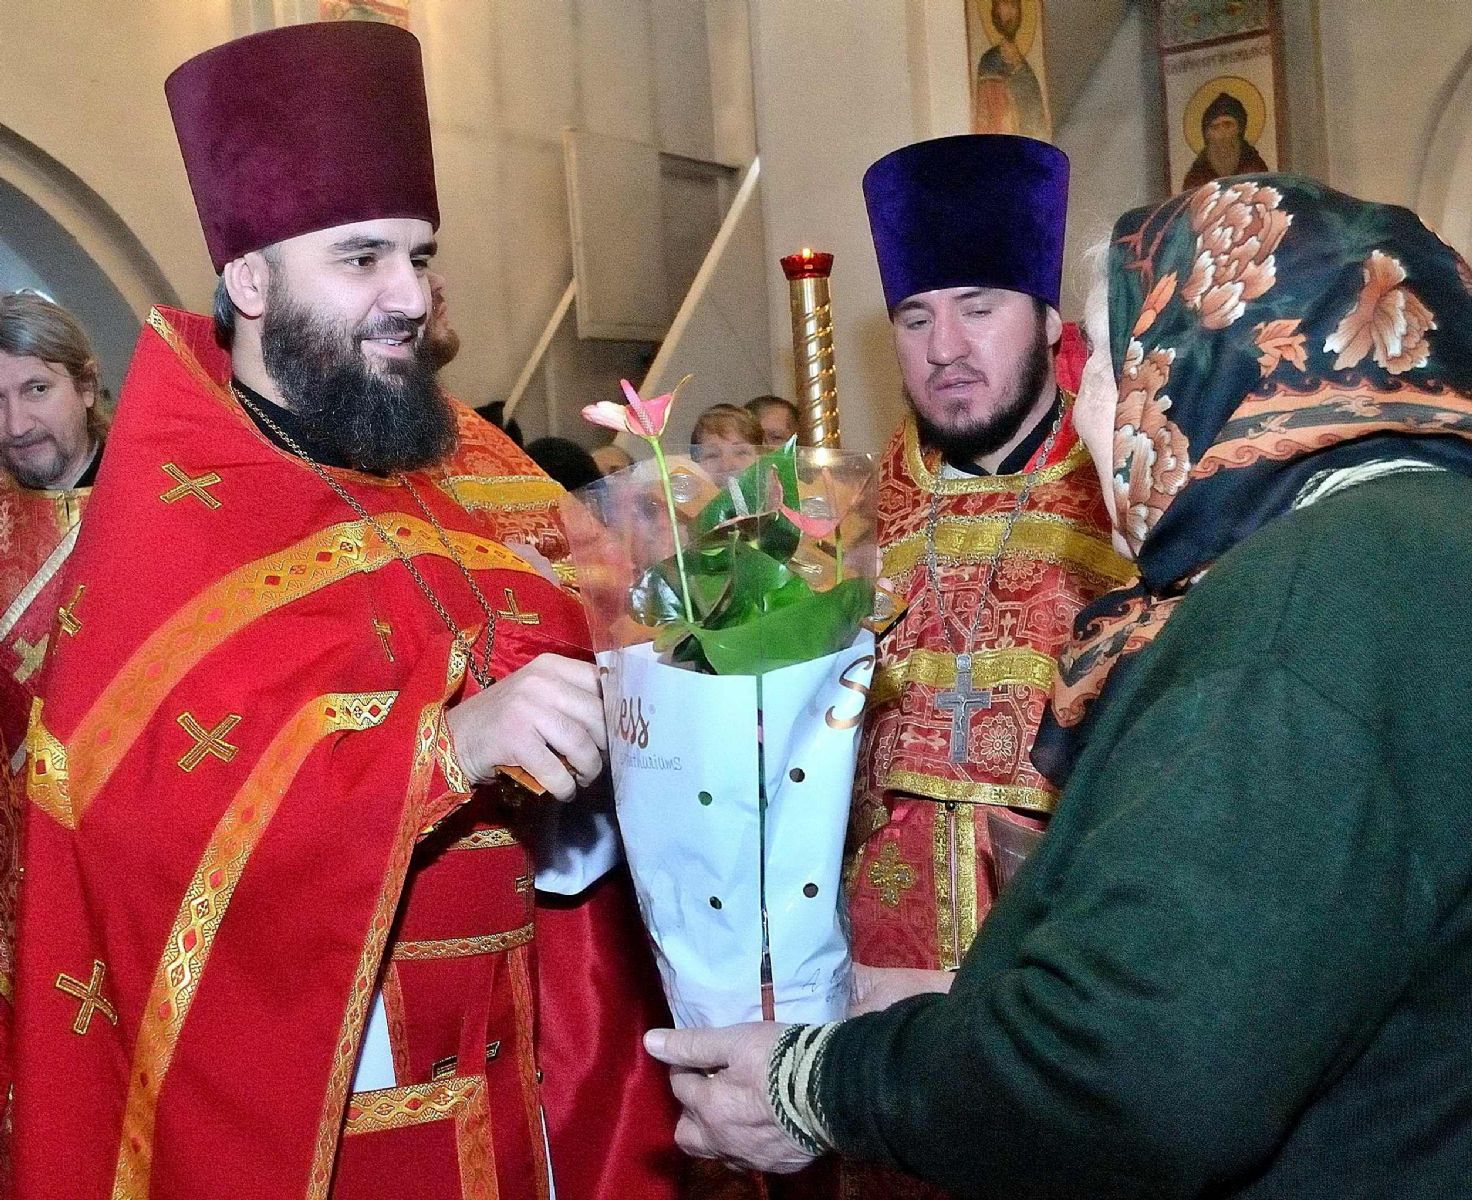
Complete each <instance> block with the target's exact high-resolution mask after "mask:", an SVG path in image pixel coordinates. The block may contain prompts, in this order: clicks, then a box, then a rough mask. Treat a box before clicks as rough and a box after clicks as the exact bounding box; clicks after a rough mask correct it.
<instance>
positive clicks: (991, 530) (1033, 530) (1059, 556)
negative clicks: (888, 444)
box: [881, 513, 1135, 584]
mask: <svg viewBox="0 0 1472 1200" xmlns="http://www.w3.org/2000/svg"><path fill="white" fill-rule="evenodd" d="M1006 526H1007V522H1006V519H1005V517H979V516H978V517H950V518H946V519H943V520H941V521H940V522H938V523H937V525H936V527H935V554H936V559H937V561H939V562H941V563H945V564H947V565H951V566H954V565H957V564H961V563H966V564H976V563H986V562H990V561H991V560H992V558H993V557H994V556H995V555H996V553H997V547H998V546H999V545H1000V544H1001V539H1002V533H1003V530H1005V529H1006ZM883 554H884V563H883V566H882V568H881V570H882V572H883V574H884V575H885V577H886V578H890V579H893V578H896V577H897V576H900V575H903V574H905V573H906V572H908V571H912V570H914V569H915V567H916V566H918V565H919V564H920V563H922V562H924V561H925V556H926V535H925V532H924V531H923V530H922V531H920V532H917V533H912V534H910V535H909V536H908V537H903V538H900V539H899V540H898V541H894V542H891V543H890V544H889V545H887V546H885V547H884V552H883ZM1007 555H1008V557H1011V556H1014V555H1015V556H1017V557H1019V558H1033V559H1038V560H1039V561H1042V562H1049V563H1055V564H1061V563H1067V564H1069V565H1071V566H1075V567H1078V568H1080V569H1082V570H1085V571H1092V572H1093V573H1094V574H1096V575H1102V576H1104V577H1105V578H1107V579H1110V580H1112V581H1113V582H1115V583H1118V584H1123V583H1128V582H1129V581H1130V580H1132V579H1134V578H1135V568H1134V566H1133V565H1132V564H1131V563H1130V562H1129V561H1128V560H1126V559H1125V558H1123V557H1121V555H1120V554H1119V552H1118V551H1117V550H1115V549H1114V547H1113V545H1111V543H1110V541H1109V539H1108V537H1107V536H1103V535H1099V534H1095V533H1092V532H1088V531H1086V530H1084V529H1083V528H1081V527H1080V526H1079V525H1077V524H1076V523H1075V522H1072V521H1060V520H1058V519H1057V518H1056V517H1052V516H1051V515H1049V514H1043V513H1038V514H1032V513H1029V514H1027V515H1026V516H1022V517H1019V518H1018V519H1017V523H1016V524H1015V525H1014V526H1013V527H1012V532H1011V534H1010V535H1009V536H1008V538H1007Z"/></svg>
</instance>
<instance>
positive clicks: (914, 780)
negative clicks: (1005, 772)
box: [884, 771, 1058, 813]
mask: <svg viewBox="0 0 1472 1200" xmlns="http://www.w3.org/2000/svg"><path fill="white" fill-rule="evenodd" d="M884 786H885V787H886V788H892V789H894V790H895V791H899V792H909V793H910V794H911V795H912V796H925V797H927V798H928V799H931V800H954V801H956V802H957V803H959V804H1001V805H1004V806H1005V807H1007V808H1026V809H1031V810H1032V811H1034V812H1045V813H1050V812H1052V811H1053V807H1054V805H1056V804H1057V803H1058V797H1057V795H1056V794H1054V793H1053V792H1050V791H1048V790H1047V789H1046V788H1034V787H1023V786H1021V785H1020V784H1000V783H972V782H970V781H969V780H959V779H940V778H937V777H936V776H934V775H921V774H919V773H918V772H916V771H891V772H890V773H889V776H888V777H887V778H886V779H885V781H884Z"/></svg>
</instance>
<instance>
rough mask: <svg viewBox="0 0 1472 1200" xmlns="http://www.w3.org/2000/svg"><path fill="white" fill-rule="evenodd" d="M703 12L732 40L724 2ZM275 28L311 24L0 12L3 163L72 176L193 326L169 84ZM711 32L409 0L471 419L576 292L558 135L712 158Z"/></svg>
mask: <svg viewBox="0 0 1472 1200" xmlns="http://www.w3.org/2000/svg"><path fill="white" fill-rule="evenodd" d="M711 5H712V7H713V9H714V10H716V12H717V13H718V15H720V16H722V18H723V19H724V20H726V21H727V22H729V20H730V17H729V13H728V12H727V11H726V10H728V9H729V7H730V0H711ZM273 8H274V9H275V10H278V11H286V12H288V13H290V14H293V15H295V14H296V13H298V12H301V11H306V12H310V11H312V10H314V9H315V4H312V3H307V4H300V5H295V4H291V3H287V4H282V3H280V0H278V2H277V3H276V4H274V5H271V4H262V3H260V2H259V0H251V2H245V0H187V2H186V3H181V2H180V0H127V3H114V2H112V0H64V2H61V3H58V2H57V0H3V3H0V53H3V57H4V61H5V63H6V69H5V70H4V71H3V72H0V122H3V125H4V126H6V127H8V128H9V130H10V131H12V133H13V135H14V138H13V139H8V140H6V141H4V142H3V143H0V152H3V151H4V150H5V149H6V147H7V145H8V144H9V141H10V140H13V141H16V142H18V143H20V144H21V145H22V149H24V148H25V147H26V146H30V147H34V148H36V149H38V150H39V151H40V152H41V154H43V155H46V156H50V157H51V158H53V159H55V160H57V161H58V162H59V163H60V164H61V165H62V166H63V167H64V168H65V169H66V170H68V171H69V172H71V173H74V174H75V176H76V177H77V178H79V179H80V180H81V181H82V183H83V184H85V186H86V187H87V188H88V189H90V190H91V191H92V192H94V193H95V194H96V196H97V197H99V198H100V201H101V202H102V203H103V204H105V205H106V206H107V207H108V208H109V209H110V210H111V211H113V212H115V213H116V215H117V217H118V218H119V219H120V221H121V223H122V224H123V225H124V226H125V227H126V228H127V229H128V230H130V231H131V232H132V234H133V235H135V236H136V239H137V242H138V244H139V247H140V248H141V253H143V254H144V255H146V256H147V257H148V259H149V260H150V261H151V262H152V263H153V264H154V265H156V268H157V274H158V276H159V277H161V278H162V280H163V281H165V282H166V284H167V286H168V288H170V289H172V290H173V291H174V292H176V293H177V294H178V295H179V296H180V297H182V299H183V301H184V303H186V304H187V305H188V306H189V307H192V308H195V309H200V310H203V309H205V308H206V307H207V305H208V303H209V300H210V295H211V291H212V289H213V287H214V276H213V273H212V272H211V270H210V264H209V260H208V257H207V256H206V254H205V249H204V240H203V237H202V236H201V234H200V232H199V226H198V222H197V219H196V217H195V214H194V209H193V204H192V202H191V199H190V196H189V190H188V185H187V182H186V180H185V176H184V169H183V165H182V163H181V162H180V159H179V152H178V149H177V146H176V144H175V141H174V136H173V131H172V127H171V125H170V122H169V118H168V112H167V109H166V106H165V104H164V97H163V80H164V78H165V76H166V75H167V74H168V73H169V71H171V70H172V69H173V68H174V67H176V66H177V65H178V64H179V63H181V62H183V61H184V60H185V59H186V58H188V57H190V56H191V55H193V54H196V53H198V52H199V51H201V50H204V49H206V48H208V47H210V46H212V45H216V44H218V43H220V42H223V41H226V40H228V39H230V38H231V37H234V36H237V35H238V34H239V33H241V32H247V31H249V30H250V29H251V28H252V27H253V21H254V14H256V13H257V12H259V11H269V10H272V9H273ZM705 14H706V5H705V3H704V2H703V0H414V2H413V4H412V6H411V19H412V22H413V28H414V31H415V33H416V34H417V35H418V36H419V38H420V39H421V41H422V42H423V45H424V53H425V65H426V74H427V82H428V90H429V99H430V109H431V119H432V126H433V132H434V138H435V151H436V155H435V157H436V170H437V176H438V182H439V190H440V207H441V212H442V215H443V222H444V223H443V227H442V229H441V231H440V244H441V247H442V253H441V258H440V267H441V269H442V270H443V271H444V273H445V275H446V277H447V279H448V281H449V289H450V307H451V313H452V316H453V319H454V321H455V323H456V325H457V327H458V328H459V330H460V332H461V335H462V345H463V349H462V351H461V356H460V358H459V359H458V360H457V361H456V362H455V363H454V364H453V365H452V366H451V367H450V368H449V370H448V372H447V378H448V382H449V384H450V386H451V387H452V389H453V390H454V391H456V392H457V393H458V394H460V395H461V396H462V397H464V398H465V399H467V400H469V401H471V402H472V403H483V402H485V401H486V400H488V399H491V398H493V397H496V396H504V395H505V394H506V393H507V392H508V391H509V390H510V387H511V384H512V383H513V381H514V380H515V378H516V376H517V374H518V373H519V371H520V369H521V367H522V364H523V362H524V361H525V358H526V356H527V354H528V353H529V352H530V351H531V349H532V347H533V345H534V344H535V342H536V339H537V337H538V335H539V334H540V333H541V331H542V328H543V326H544V324H545V322H546V320H547V317H548V315H549V314H550V312H551V311H552V308H553V306H554V305H555V303H556V301H557V298H558V297H559V296H560V295H561V293H562V290H563V288H564V287H565V286H566V284H567V281H568V280H569V279H570V278H571V277H572V260H571V251H570V246H569V235H568V221H567V199H566V189H565V186H564V182H563V166H562V148H561V136H562V130H563V128H564V127H567V126H575V127H579V128H583V129H588V130H592V131H594V132H602V133H612V134H617V135H619V136H623V137H632V138H638V139H640V140H643V141H647V142H650V143H652V144H653V145H655V146H656V147H658V148H659V149H661V150H667V151H670V152H674V153H679V154H684V155H689V156H693V157H697V158H711V157H713V156H714V155H715V152H716V142H715V139H716V124H715V99H714V98H713V87H712V71H711V58H710V55H711V39H710V33H709V31H708V29H707V22H706V15H705ZM722 67H723V69H722V75H721V79H722V83H723V87H722V89H721V91H720V94H721V97H722V101H723V104H724V108H723V111H722V117H723V125H722V136H723V140H724V144H725V145H727V146H729V145H731V144H735V143H739V140H740V119H739V118H740V113H739V111H738V110H739V96H738V98H737V99H736V100H734V101H733V100H731V99H730V91H731V86H732V84H731V81H732V80H733V79H734V80H737V81H738V82H739V79H740V74H739V72H740V70H742V69H744V68H745V63H744V60H743V61H742V63H741V65H740V66H739V67H736V68H733V67H731V66H730V65H728V64H723V65H722ZM746 124H747V128H748V130H749V127H750V118H749V114H748V116H747V120H746ZM4 133H5V130H4V129H0V135H3V134H4ZM748 140H749V135H748ZM0 159H3V154H0ZM3 166H4V163H3V161H0V167H3ZM0 178H5V179H7V180H9V179H11V175H10V174H9V173H6V174H3V175H0ZM135 292H138V289H134V290H133V291H127V290H125V295H126V296H127V299H128V301H129V303H130V304H131V305H132V306H133V307H134V309H135V311H136V312H137V313H138V315H139V316H141V315H142V313H143V311H144V310H145V308H146V305H147V303H148V302H149V301H150V300H152V299H156V298H158V297H157V296H148V295H144V294H141V293H138V294H135ZM763 316H764V314H763Z"/></svg>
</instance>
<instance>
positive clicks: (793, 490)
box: [694, 438, 802, 562]
mask: <svg viewBox="0 0 1472 1200" xmlns="http://www.w3.org/2000/svg"><path fill="white" fill-rule="evenodd" d="M774 469H775V470H776V472H777V480H778V482H779V483H780V484H781V485H782V503H783V504H785V505H787V507H788V508H794V509H795V508H796V507H797V505H798V493H797V439H796V438H791V439H789V440H788V442H787V444H786V445H785V446H780V447H778V448H777V449H776V450H773V451H772V452H771V453H770V454H764V455H762V457H761V458H759V459H757V460H756V462H754V463H752V464H751V466H749V467H747V468H746V470H744V471H742V472H741V474H740V475H737V476H736V477H735V484H736V488H737V490H738V491H739V492H740V493H741V497H742V499H743V500H744V501H745V502H746V503H745V507H746V511H747V512H748V513H761V512H763V510H765V509H767V507H768V504H767V485H768V482H769V481H770V479H771V475H772V471H773V470H774ZM729 488H730V484H727V490H723V491H721V492H720V493H719V494H717V495H716V496H713V497H712V498H711V500H710V502H709V503H708V504H707V505H706V506H705V507H704V508H702V509H701V510H700V513H699V515H697V516H696V518H695V525H694V533H695V536H696V537H697V538H703V537H704V536H705V535H706V534H708V533H710V532H711V531H712V530H713V529H715V527H716V526H717V525H719V524H721V522H723V521H730V520H733V519H736V518H738V517H740V516H741V514H740V513H739V512H738V511H737V508H736V503H735V501H734V500H732V498H731V493H730V491H729ZM747 524H748V522H746V521H743V522H742V526H743V532H745V527H746V526H747ZM751 524H754V525H755V526H756V529H755V538H756V543H757V545H758V546H760V547H761V548H762V549H763V550H765V551H766V552H767V553H768V554H770V555H771V556H772V557H773V558H775V559H777V560H778V561H779V562H786V561H787V560H788V559H789V558H791V557H792V552H793V551H794V550H796V549H797V544H798V542H800V541H801V540H802V534H801V533H800V532H799V531H798V528H797V526H795V525H794V524H793V523H792V522H791V521H789V520H788V519H787V518H786V517H784V516H782V514H781V513H772V514H771V515H770V516H766V517H763V518H761V519H760V520H757V521H754V522H752V523H751ZM747 536H751V534H750V533H748V534H747Z"/></svg>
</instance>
